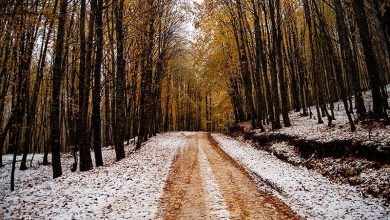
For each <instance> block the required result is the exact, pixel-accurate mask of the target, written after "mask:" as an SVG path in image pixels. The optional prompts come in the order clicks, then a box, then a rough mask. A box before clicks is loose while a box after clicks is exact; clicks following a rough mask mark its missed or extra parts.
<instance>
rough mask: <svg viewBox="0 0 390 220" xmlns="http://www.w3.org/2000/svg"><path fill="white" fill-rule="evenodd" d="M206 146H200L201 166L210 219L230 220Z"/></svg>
mask: <svg viewBox="0 0 390 220" xmlns="http://www.w3.org/2000/svg"><path fill="white" fill-rule="evenodd" d="M204 146H205V145H199V166H200V174H201V176H202V179H203V185H204V186H205V187H204V188H205V195H206V198H205V202H206V206H207V213H208V214H209V216H208V217H209V218H210V219H230V213H229V211H228V207H227V205H226V202H225V199H224V198H223V196H222V194H221V192H220V190H219V187H218V184H217V182H216V180H215V178H214V175H213V171H212V170H211V166H210V164H209V162H208V159H207V156H206V154H205V153H204V151H203V147H204Z"/></svg>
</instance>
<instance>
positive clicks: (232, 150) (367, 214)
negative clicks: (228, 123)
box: [213, 134, 390, 219]
mask: <svg viewBox="0 0 390 220" xmlns="http://www.w3.org/2000/svg"><path fill="white" fill-rule="evenodd" d="M213 138H214V139H215V140H216V141H217V142H218V143H219V144H220V146H221V147H222V148H223V149H224V150H225V151H226V153H228V154H229V155H231V156H232V157H233V158H234V159H236V160H237V161H238V162H239V163H240V164H241V165H243V166H244V167H245V168H246V169H248V170H249V172H250V173H252V175H253V176H254V178H255V179H256V180H257V181H258V182H259V185H263V187H264V189H265V190H269V189H270V188H272V190H270V191H269V192H271V193H272V194H274V195H275V196H277V197H278V198H280V199H281V200H282V201H284V202H285V203H286V204H288V205H289V206H290V207H291V208H292V209H293V210H294V211H296V212H297V213H298V214H300V215H302V216H303V217H304V218H307V219H390V208H389V207H388V206H386V205H385V204H383V203H382V202H380V201H379V200H378V199H375V198H372V197H371V196H368V197H366V196H363V194H362V193H360V192H359V191H358V190H357V189H356V188H355V187H353V186H350V185H345V184H337V183H333V182H331V181H330V180H328V179H327V178H325V177H323V176H322V175H321V174H319V173H316V172H315V171H312V170H307V169H306V168H304V167H297V166H293V165H291V164H289V163H285V162H283V161H281V160H279V159H278V158H276V157H275V156H273V155H271V154H270V153H268V152H267V151H264V150H258V149H255V148H253V147H252V146H251V145H249V144H246V143H243V142H240V141H237V140H235V139H232V138H230V137H227V136H225V135H222V134H213ZM264 183H266V185H264ZM270 186H271V187H270Z"/></svg>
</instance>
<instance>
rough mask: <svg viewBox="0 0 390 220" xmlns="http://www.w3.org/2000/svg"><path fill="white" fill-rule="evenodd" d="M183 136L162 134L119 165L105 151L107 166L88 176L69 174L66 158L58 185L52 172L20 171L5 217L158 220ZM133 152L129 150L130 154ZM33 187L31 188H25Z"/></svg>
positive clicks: (2, 211) (3, 207) (3, 208)
mask: <svg viewBox="0 0 390 220" xmlns="http://www.w3.org/2000/svg"><path fill="white" fill-rule="evenodd" d="M183 135H184V134H181V133H165V134H160V135H158V136H157V137H154V138H152V139H150V140H149V141H148V142H147V143H146V144H145V145H144V146H143V147H142V148H141V149H140V150H139V151H136V152H134V153H131V154H129V153H128V154H129V155H127V157H126V158H125V159H123V160H121V161H119V162H115V153H114V151H113V150H109V149H105V150H103V156H104V159H105V161H104V162H105V166H103V167H99V168H94V169H93V170H91V171H88V172H75V173H70V172H69V171H67V170H68V168H69V167H70V166H69V165H70V164H71V162H72V159H67V157H70V156H69V155H64V157H63V158H62V159H63V160H62V164H63V169H64V175H63V176H62V177H60V178H57V179H54V180H53V179H50V178H51V168H50V166H49V167H46V166H38V165H37V164H35V166H34V168H30V169H28V170H26V171H17V182H16V183H17V184H18V185H17V187H18V186H19V187H18V188H17V190H16V191H14V192H5V193H4V195H3V197H4V198H3V199H2V202H1V204H0V217H1V218H5V219H9V218H12V219H15V218H18V219H20V218H28V217H31V218H33V219H45V218H55V219H101V218H103V217H105V218H110V219H152V218H154V217H155V214H156V212H157V208H158V203H159V199H160V197H161V195H162V192H163V187H164V185H165V182H166V179H167V175H168V171H169V167H170V165H171V162H172V160H173V158H174V155H175V154H176V151H177V149H178V148H180V147H182V146H184V145H185V139H184V138H180V136H183ZM131 149H132V146H128V147H127V151H129V150H131ZM7 160H8V159H7ZM7 166H10V165H7ZM8 168H9V167H5V168H2V169H1V170H0V172H1V187H2V190H5V189H6V187H5V186H6V185H7V184H8V181H5V180H6V179H7V180H8V176H7V175H9V174H7V173H9V170H8ZM31 181H32V184H31V187H21V186H20V185H25V184H26V183H30V182H31Z"/></svg>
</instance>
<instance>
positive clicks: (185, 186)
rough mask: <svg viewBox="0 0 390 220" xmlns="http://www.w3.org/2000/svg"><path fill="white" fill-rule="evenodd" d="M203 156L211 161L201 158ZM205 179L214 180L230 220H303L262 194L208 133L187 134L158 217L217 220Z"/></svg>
mask: <svg viewBox="0 0 390 220" xmlns="http://www.w3.org/2000/svg"><path fill="white" fill-rule="evenodd" d="M200 153H201V154H202V155H205V157H206V158H207V161H208V162H205V161H204V160H200V159H199V154H200ZM202 161H203V162H202ZM200 163H203V164H200ZM202 166H203V167H209V168H210V170H211V172H212V174H211V175H210V176H211V177H210V176H207V177H204V176H202V173H201V167H202ZM205 178H208V179H212V180H213V181H215V183H216V185H217V186H218V190H219V192H218V193H220V194H221V195H222V197H223V200H224V203H226V207H227V211H228V213H229V217H230V219H300V217H299V216H297V215H296V214H295V213H293V212H292V211H291V210H290V209H289V208H288V206H286V205H285V204H284V203H282V202H281V201H280V200H278V199H276V198H274V197H271V196H269V195H268V194H266V193H264V192H262V191H260V190H259V189H258V187H257V186H256V183H255V182H254V181H253V179H252V177H251V176H250V175H249V173H248V172H247V171H246V170H245V169H244V168H243V167H242V166H240V165H239V164H238V163H237V162H236V161H235V160H234V159H232V158H231V157H230V156H229V155H227V154H226V153H225V152H224V151H223V150H222V149H221V148H220V147H219V146H218V144H217V143H216V142H215V141H214V140H213V139H212V138H211V137H210V135H209V134H207V133H193V134H191V135H187V146H186V147H184V148H182V149H180V150H179V152H178V153H177V155H176V158H175V160H174V162H173V164H172V166H171V170H170V173H169V176H168V181H167V184H166V186H165V189H164V193H163V196H162V198H161V200H160V206H159V211H158V214H157V218H158V219H214V217H212V214H211V213H209V212H210V208H209V207H211V206H213V205H214V204H210V200H209V199H207V197H210V196H211V197H212V196H213V195H207V193H208V190H207V189H206V186H205V182H204V179H205ZM213 194H214V193H213Z"/></svg>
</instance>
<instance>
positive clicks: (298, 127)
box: [240, 85, 390, 146]
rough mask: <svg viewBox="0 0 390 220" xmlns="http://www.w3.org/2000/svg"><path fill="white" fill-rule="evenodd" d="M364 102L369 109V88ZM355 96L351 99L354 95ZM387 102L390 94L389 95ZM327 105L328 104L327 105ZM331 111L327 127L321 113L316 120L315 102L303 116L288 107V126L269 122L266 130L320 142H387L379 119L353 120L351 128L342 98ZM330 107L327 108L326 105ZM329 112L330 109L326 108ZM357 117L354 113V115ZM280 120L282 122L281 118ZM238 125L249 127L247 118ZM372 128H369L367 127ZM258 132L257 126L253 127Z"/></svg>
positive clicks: (389, 134)
mask: <svg viewBox="0 0 390 220" xmlns="http://www.w3.org/2000/svg"><path fill="white" fill-rule="evenodd" d="M387 93H388V94H390V85H389V86H387ZM363 98H364V101H365V106H366V109H367V110H372V107H370V106H372V101H371V92H370V91H366V92H364V93H363ZM353 100H354V99H353ZM388 102H389V103H390V97H389V99H388ZM328 107H329V106H328ZM334 108H335V109H334V115H335V118H336V120H334V121H332V124H333V125H334V126H333V127H328V126H327V124H328V122H327V118H326V117H323V118H322V120H323V121H324V123H323V124H318V120H317V113H316V109H315V106H311V111H312V112H313V117H312V118H309V116H305V117H302V116H301V115H300V114H301V113H300V112H295V111H290V113H289V117H290V122H291V124H292V126H291V127H283V128H282V129H279V130H275V131H273V130H271V126H268V125H267V126H265V128H266V130H267V131H266V133H262V134H267V133H281V134H287V135H290V136H299V137H305V139H308V140H309V139H310V140H316V141H321V142H328V141H332V140H335V139H338V140H348V139H352V140H355V141H361V142H363V143H368V142H376V143H379V144H381V145H383V146H390V126H383V125H382V124H380V123H374V124H373V125H372V126H367V125H364V124H362V123H356V124H355V125H356V131H355V132H351V129H350V126H349V123H348V118H347V115H346V113H345V110H344V105H343V104H342V102H341V101H339V102H336V103H335V104H334ZM328 110H329V108H328ZM329 114H330V111H329ZM354 117H356V114H355V115H354ZM281 123H282V124H283V122H281ZM240 126H242V127H244V128H245V129H246V130H250V127H251V125H250V122H243V123H240ZM369 127H370V128H371V131H370V129H369ZM255 131H256V132H257V133H260V130H255Z"/></svg>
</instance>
